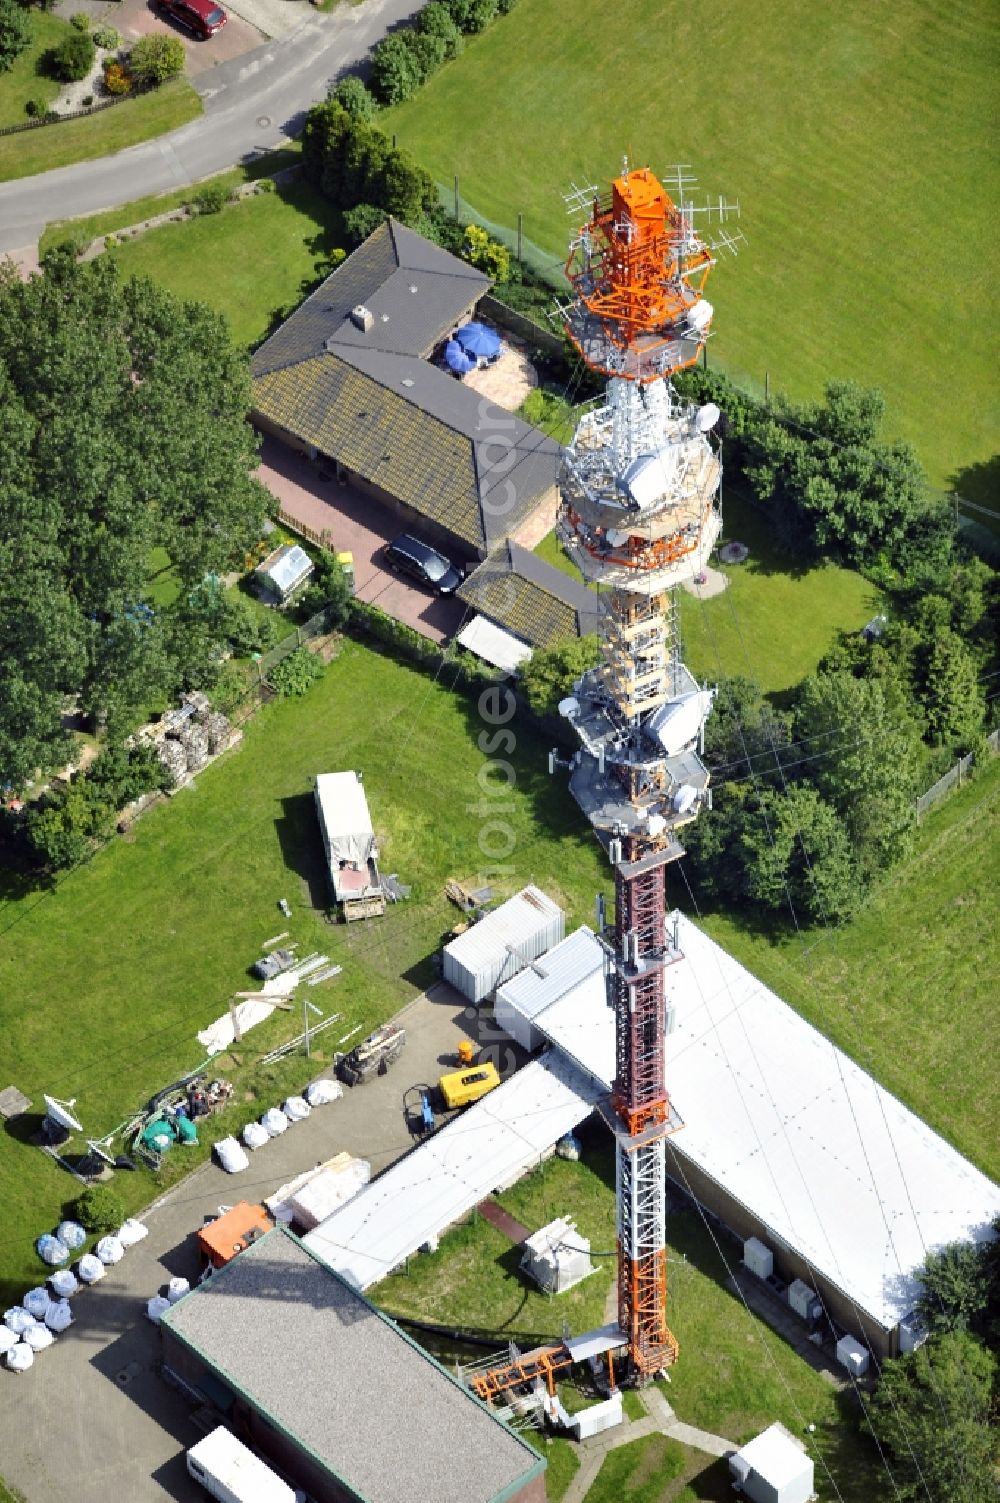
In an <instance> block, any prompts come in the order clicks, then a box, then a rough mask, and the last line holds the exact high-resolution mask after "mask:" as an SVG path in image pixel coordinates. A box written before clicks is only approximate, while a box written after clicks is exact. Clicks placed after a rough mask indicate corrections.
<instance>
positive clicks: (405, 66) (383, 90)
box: [371, 26, 426, 105]
mask: <svg viewBox="0 0 1000 1503" xmlns="http://www.w3.org/2000/svg"><path fill="white" fill-rule="evenodd" d="M415 35H416V33H415V32H414V31H413V30H412V28H411V27H408V26H407V27H404V28H403V29H402V30H401V31H394V32H392V33H390V35H389V36H387V37H385V38H384V39H383V40H382V41H381V42H379V44H378V46H377V47H376V48H375V49H374V51H373V52H372V73H371V78H372V92H373V93H374V95H375V98H376V99H377V100H378V101H379V103H380V104H386V105H391V104H402V102H403V100H404V99H409V98H410V96H411V94H415V93H416V92H417V90H418V89H419V87H420V85H421V84H422V83H423V81H424V78H425V77H426V75H425V74H424V73H423V72H422V71H421V63H420V62H419V61H418V59H417V56H416V54H415V53H414V51H413V48H412V47H411V46H410V38H411V37H413V36H415Z"/></svg>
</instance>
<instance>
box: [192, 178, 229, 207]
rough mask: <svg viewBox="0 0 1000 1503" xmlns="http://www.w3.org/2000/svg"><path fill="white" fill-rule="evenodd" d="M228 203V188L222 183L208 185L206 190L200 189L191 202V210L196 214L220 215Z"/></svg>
mask: <svg viewBox="0 0 1000 1503" xmlns="http://www.w3.org/2000/svg"><path fill="white" fill-rule="evenodd" d="M228 202H229V189H228V188H226V187H224V186H223V184H222V183H206V185H205V187H204V188H199V190H198V192H197V193H196V194H195V196H194V198H193V199H192V200H191V208H192V209H193V210H194V212H195V213H196V214H218V213H220V212H221V211H222V210H223V209H224V208H225V206H226V204H227V203H228Z"/></svg>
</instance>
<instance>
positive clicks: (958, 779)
mask: <svg viewBox="0 0 1000 1503" xmlns="http://www.w3.org/2000/svg"><path fill="white" fill-rule="evenodd" d="M986 745H987V746H988V747H989V749H990V751H991V752H992V753H993V755H994V756H996V754H997V752H1000V731H992V732H991V733H990V735H988V736H987V738H986ZM975 760H976V758H975V755H974V754H973V753H972V752H970V753H969V755H968V756H967V757H959V759H958V761H957V762H956V763H955V765H954V767H949V769H948V771H947V772H946V773H945V774H944V776H943V777H940V778H938V780H937V782H936V783H932V784H931V786H930V787H929V788H928V790H927V792H926V793H922V794H921V795H920V797H919V798H918V799H917V818H918V819H919V818H920V817H921V815H923V814H926V813H927V810H928V809H930V808H932V807H933V805H934V804H936V803H938V802H939V801H940V800H941V799H943V798H944V796H945V794H946V793H950V792H951V790H952V789H953V788H961V786H962V780H963V778H965V777H966V776H967V775H968V774H969V772H970V771H971V770H972V767H973V765H974V763H975Z"/></svg>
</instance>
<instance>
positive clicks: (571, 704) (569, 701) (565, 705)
mask: <svg viewBox="0 0 1000 1503" xmlns="http://www.w3.org/2000/svg"><path fill="white" fill-rule="evenodd" d="M579 708H580V701H579V700H578V699H574V697H573V695H572V694H568V695H567V696H566V698H565V699H561V700H560V701H559V713H560V715H561V716H562V717H563V719H564V720H572V718H573V716H574V715H575V714H576V712H577V710H578V709H579Z"/></svg>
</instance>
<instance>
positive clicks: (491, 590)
mask: <svg viewBox="0 0 1000 1503" xmlns="http://www.w3.org/2000/svg"><path fill="white" fill-rule="evenodd" d="M458 595H459V597H460V599H462V600H464V601H465V603H466V605H468V606H471V607H472V608H473V609H474V610H475V611H476V612H477V613H478V614H479V615H480V616H484V617H485V618H486V620H487V621H492V622H493V623H494V624H495V625H496V626H500V627H502V628H503V629H504V631H507V632H510V633H511V634H512V635H513V636H515V637H519V638H520V639H521V641H522V642H526V643H527V644H528V646H529V647H552V646H553V645H554V644H555V643H556V642H562V641H565V639H566V638H567V637H585V636H587V635H589V634H590V633H591V632H596V631H597V618H598V596H597V593H596V591H594V590H589V589H588V588H587V587H586V585H585V584H583V582H582V581H581V580H578V579H574V578H572V576H571V575H569V574H564V573H563V571H562V570H561V569H555V568H553V566H552V565H551V564H547V563H545V562H544V560H542V559H540V558H538V557H537V556H536V555H535V554H534V553H529V552H528V550H527V548H522V547H520V546H519V544H517V543H515V542H512V541H511V540H510V539H509V538H508V539H507V540H505V541H504V542H503V543H501V544H499V545H498V546H497V547H496V548H495V549H494V550H493V552H492V553H491V554H490V556H489V558H487V559H486V561H485V562H484V563H482V564H480V565H479V568H478V569H476V570H474V572H473V573H472V574H470V575H469V577H468V578H467V579H466V580H465V582H464V583H463V584H462V585H461V587H460V588H459V590H458Z"/></svg>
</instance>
